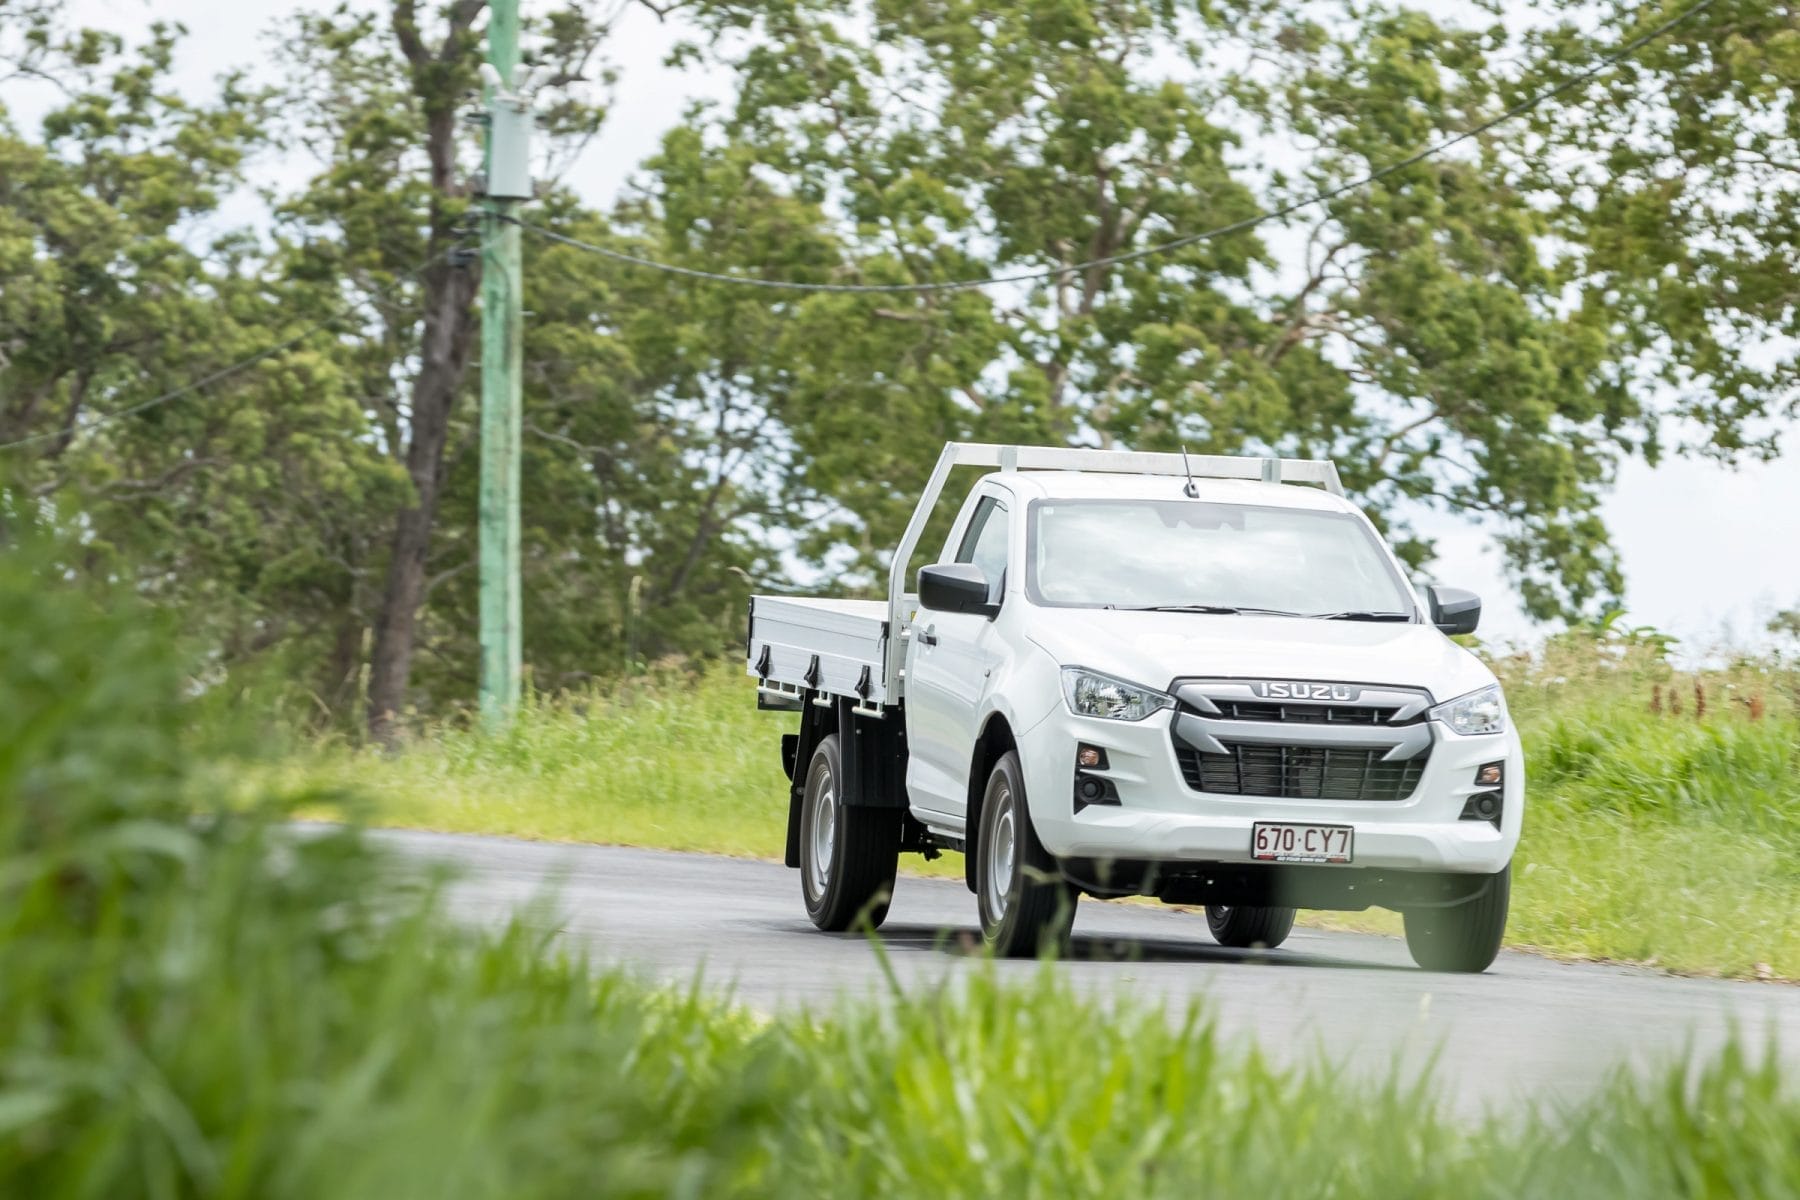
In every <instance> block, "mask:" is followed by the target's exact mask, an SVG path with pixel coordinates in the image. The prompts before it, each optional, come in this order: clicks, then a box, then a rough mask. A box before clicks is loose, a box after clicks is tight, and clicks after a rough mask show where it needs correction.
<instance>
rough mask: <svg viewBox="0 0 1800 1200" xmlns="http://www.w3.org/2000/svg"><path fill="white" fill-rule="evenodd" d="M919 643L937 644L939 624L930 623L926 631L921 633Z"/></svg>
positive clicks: (924, 644)
mask: <svg viewBox="0 0 1800 1200" xmlns="http://www.w3.org/2000/svg"><path fill="white" fill-rule="evenodd" d="M919 644H920V645H921V646H935V645H937V626H936V625H929V626H927V627H926V628H925V632H923V633H921V634H920V635H919Z"/></svg>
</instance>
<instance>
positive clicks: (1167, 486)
mask: <svg viewBox="0 0 1800 1200" xmlns="http://www.w3.org/2000/svg"><path fill="white" fill-rule="evenodd" d="M982 482H983V483H988V482H993V483H996V484H998V485H999V486H1001V487H1004V488H1005V489H1006V490H1008V491H1010V492H1012V493H1013V494H1014V495H1015V496H1017V497H1019V498H1020V499H1021V500H1023V501H1027V502H1029V501H1032V500H1185V499H1189V497H1188V495H1187V493H1186V492H1185V491H1184V489H1185V487H1186V486H1187V482H1188V481H1187V480H1185V479H1182V478H1181V477H1180V476H1175V475H1124V474H1114V473H1112V472H1105V471H994V472H991V473H990V474H988V475H985V476H983V477H982ZM1193 483H1194V490H1195V491H1196V492H1197V493H1198V495H1196V496H1194V497H1192V498H1193V499H1196V500H1200V501H1206V502H1211V503H1214V504H1256V505H1263V506H1267V507H1271V508H1305V509H1316V510H1319V511H1323V512H1359V511H1360V510H1359V509H1358V508H1357V507H1356V506H1355V505H1354V504H1351V503H1350V502H1349V501H1348V500H1345V499H1344V498H1343V497H1341V496H1334V495H1332V494H1331V493H1330V492H1328V491H1326V490H1325V489H1324V488H1318V487H1310V486H1308V485H1306V484H1298V483H1264V482H1262V481H1260V480H1250V479H1202V478H1196V479H1195V480H1194V481H1193Z"/></svg>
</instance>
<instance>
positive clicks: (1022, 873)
mask: <svg viewBox="0 0 1800 1200" xmlns="http://www.w3.org/2000/svg"><path fill="white" fill-rule="evenodd" d="M975 878H976V881H977V884H978V886H977V888H976V893H975V895H976V899H977V901H978V902H979V904H980V908H981V936H982V939H983V940H984V941H985V942H986V943H987V944H988V946H989V947H990V948H991V949H992V950H993V951H994V953H995V954H997V955H999V956H1001V957H1002V958H1029V957H1031V956H1032V955H1035V954H1038V953H1040V952H1041V953H1048V954H1060V953H1062V951H1063V950H1064V949H1065V948H1066V947H1067V945H1068V941H1069V929H1070V927H1071V926H1072V925H1074V923H1075V889H1074V888H1072V887H1070V886H1069V885H1068V883H1067V882H1065V881H1064V880H1063V877H1062V872H1061V871H1060V870H1059V869H1058V868H1057V865H1056V859H1055V858H1053V857H1052V856H1051V854H1050V852H1049V851H1048V850H1046V849H1044V844H1043V843H1042V842H1040V841H1038V837H1037V831H1036V830H1035V829H1033V828H1032V827H1031V813H1030V811H1029V810H1028V809H1027V808H1026V806H1025V776H1024V773H1023V772H1022V771H1020V770H1019V756H1018V755H1017V754H1016V753H1014V752H1012V751H1010V750H1009V751H1007V752H1006V754H1004V755H1002V756H1001V758H1000V761H999V762H998V763H995V764H994V770H993V773H992V774H990V775H989V776H988V784H987V791H986V793H985V794H984V795H983V797H982V801H981V834H980V840H979V841H978V842H977V843H976V848H975Z"/></svg>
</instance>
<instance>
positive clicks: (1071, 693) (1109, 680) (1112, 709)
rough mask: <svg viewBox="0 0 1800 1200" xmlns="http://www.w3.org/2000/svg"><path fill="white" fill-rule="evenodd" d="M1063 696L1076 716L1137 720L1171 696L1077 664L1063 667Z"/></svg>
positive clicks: (1168, 702)
mask: <svg viewBox="0 0 1800 1200" xmlns="http://www.w3.org/2000/svg"><path fill="white" fill-rule="evenodd" d="M1062 686H1063V699H1064V700H1067V701H1068V702H1069V711H1070V712H1072V713H1074V714H1075V715H1076V716H1078V717H1105V718H1106V719H1108V720H1111V721H1141V720H1143V719H1144V718H1145V717H1147V716H1149V715H1150V714H1151V713H1153V712H1158V711H1160V710H1162V709H1165V708H1168V707H1169V706H1171V705H1172V704H1174V703H1175V701H1174V698H1173V697H1170V696H1166V695H1164V694H1163V693H1162V692H1153V691H1151V690H1150V689H1149V688H1146V687H1139V686H1138V685H1137V684H1135V683H1126V682H1125V681H1124V680H1123V679H1114V678H1113V677H1112V676H1111V675H1101V674H1100V673H1098V672H1096V671H1088V670H1085V669H1083V668H1081V667H1064V668H1063V672H1062Z"/></svg>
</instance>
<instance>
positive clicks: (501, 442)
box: [479, 0, 531, 728]
mask: <svg viewBox="0 0 1800 1200" xmlns="http://www.w3.org/2000/svg"><path fill="white" fill-rule="evenodd" d="M518 71H519V0H491V3H490V5H489V13H488V61H487V64H486V65H485V66H484V67H483V68H482V72H481V75H482V80H483V82H484V83H485V84H486V91H487V102H488V122H487V130H488V139H487V188H486V197H485V200H484V202H483V203H484V205H485V209H484V219H483V221H482V234H483V238H482V254H481V495H480V506H479V507H480V525H481V544H480V560H481V589H480V590H481V715H482V718H483V720H484V721H485V722H486V723H487V724H488V725H489V727H490V728H492V727H495V726H498V725H502V724H504V723H505V722H506V721H508V720H509V719H510V718H511V717H512V714H513V712H514V710H515V709H516V708H517V707H518V703H519V673H520V664H521V660H522V652H521V628H520V626H521V614H520V592H519V554H520V549H519V438H520V432H521V421H520V415H519V408H520V380H521V377H522V376H521V370H520V361H519V359H520V354H521V348H522V340H523V336H522V335H523V313H524V296H523V290H524V271H523V267H522V256H521V253H520V249H521V248H520V245H519V242H520V236H519V226H518V224H517V222H516V220H515V219H514V215H513V214H514V210H515V209H516V208H517V207H518V205H519V203H520V201H522V200H528V199H530V198H531V103H530V98H529V97H527V96H522V95H520V94H519V92H520V91H522V90H524V89H522V88H519V87H517V83H518V81H517V80H516V79H515V76H516V75H517V73H518Z"/></svg>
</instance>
